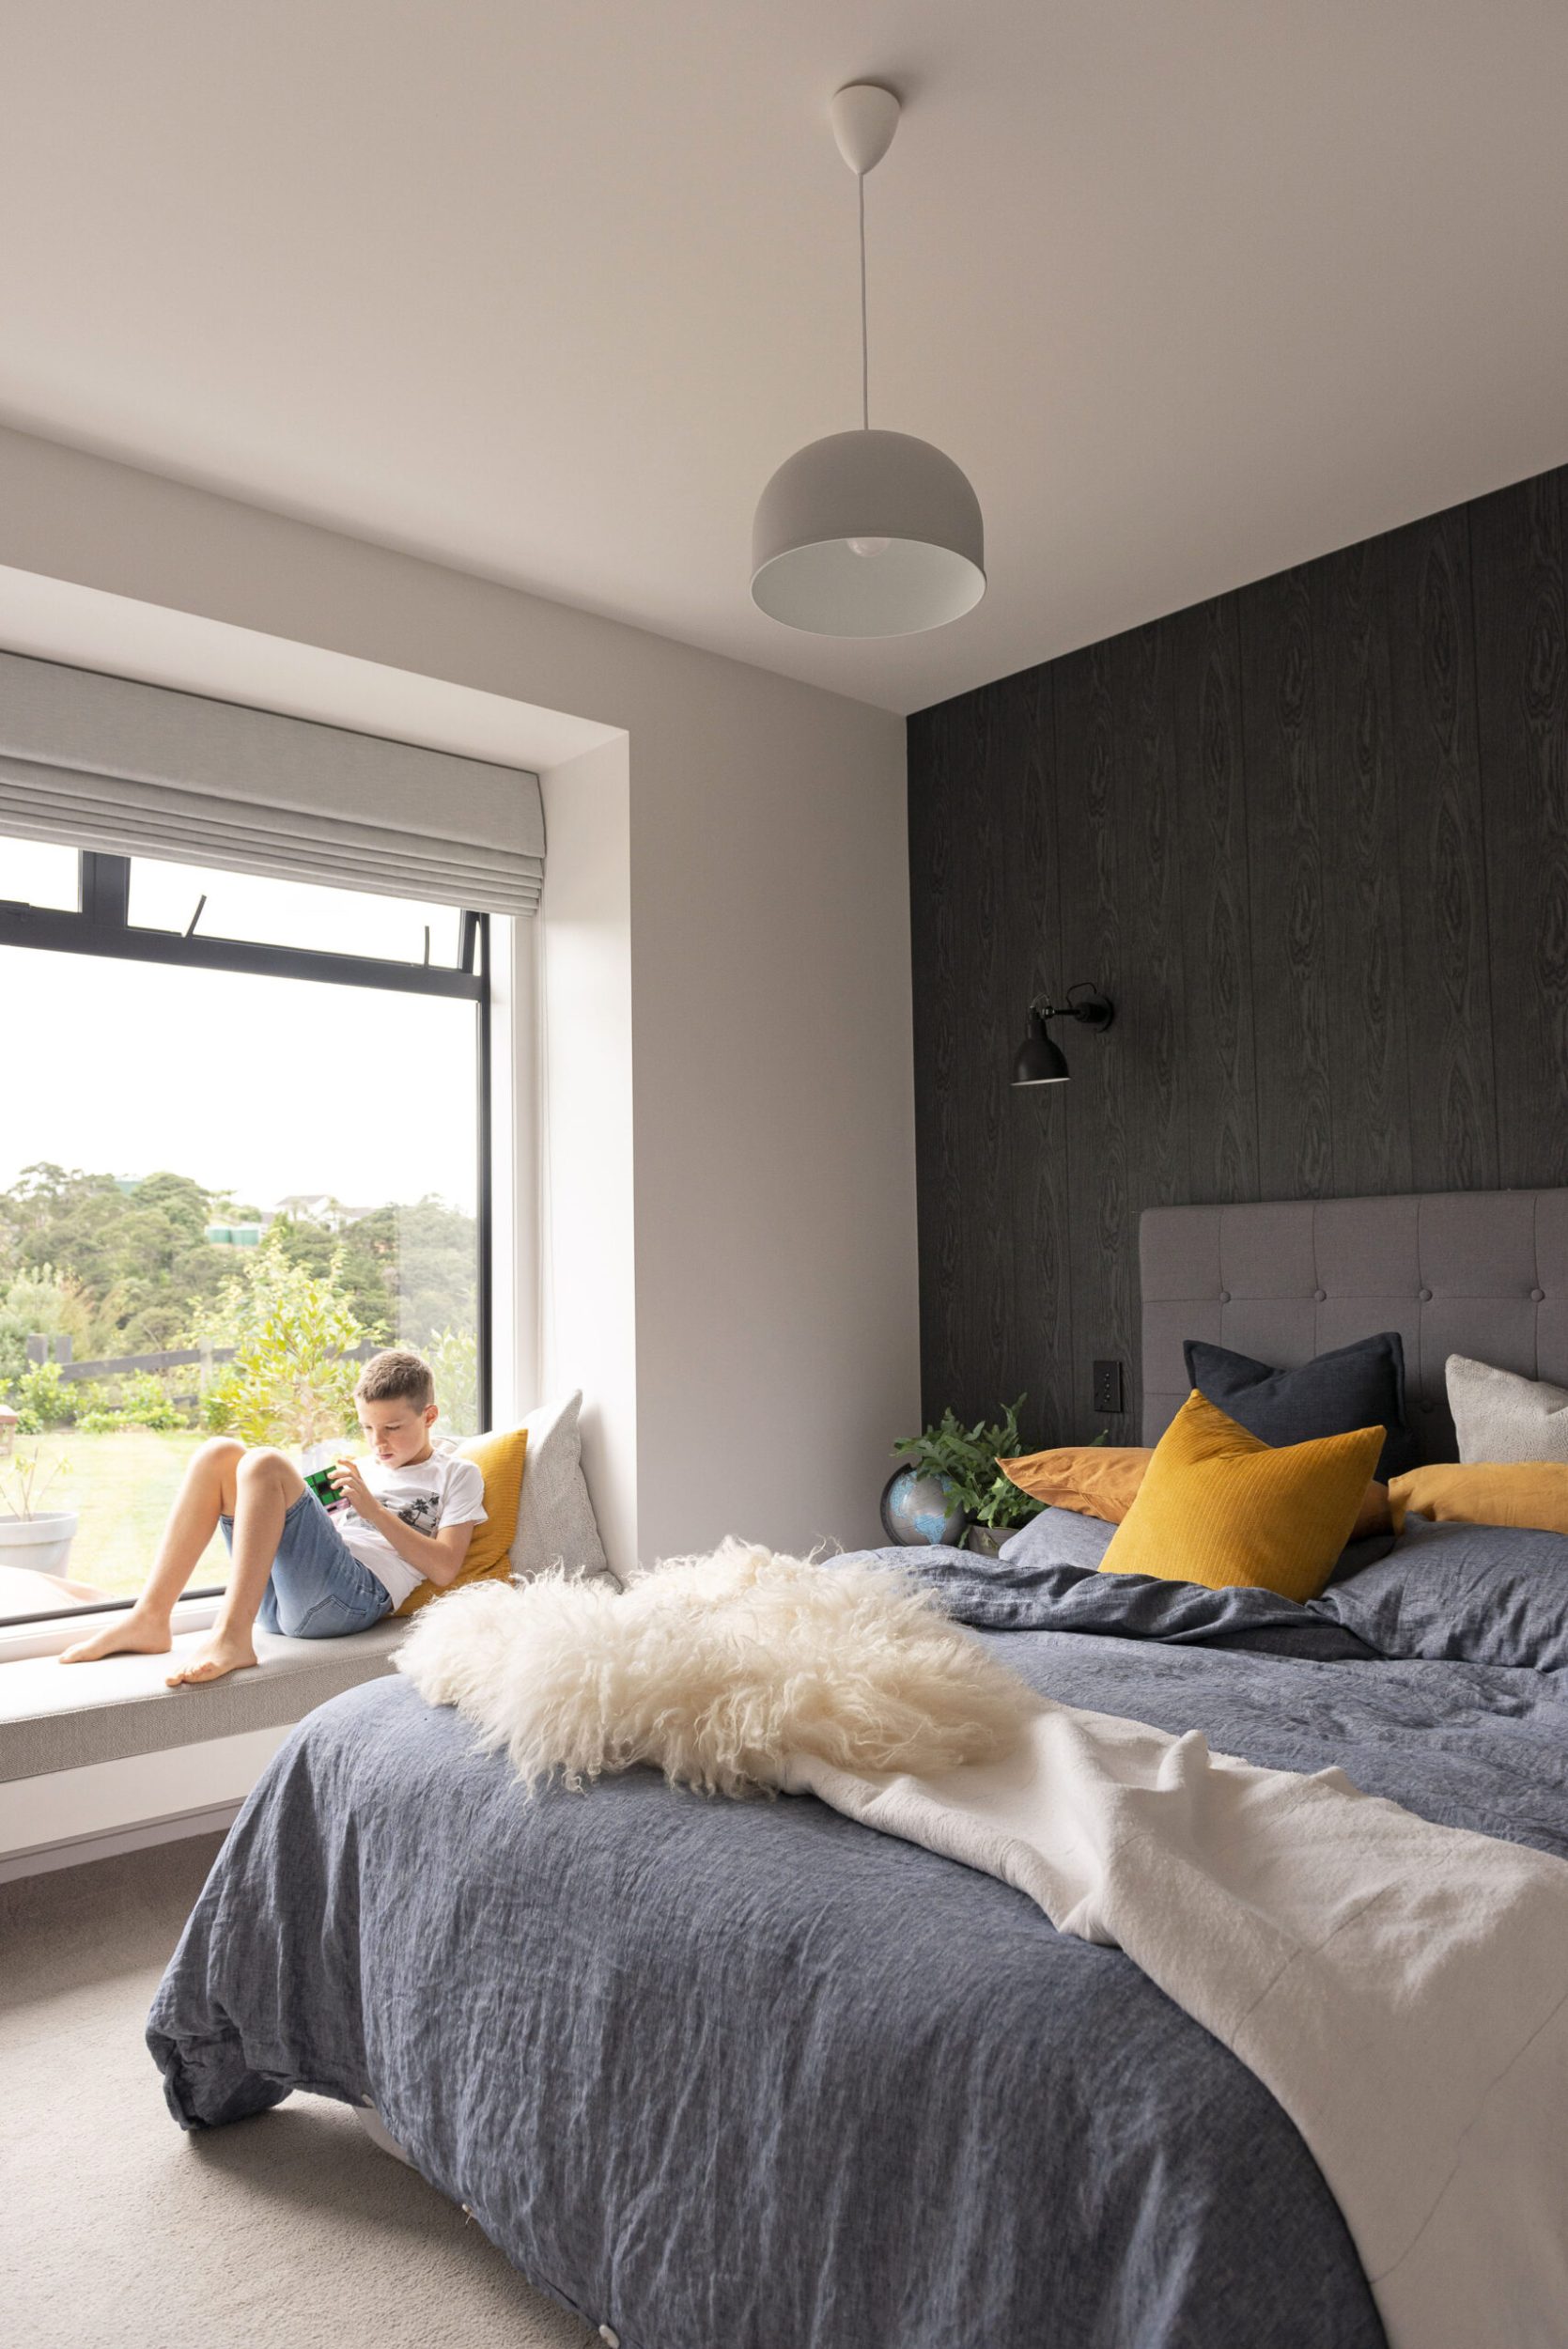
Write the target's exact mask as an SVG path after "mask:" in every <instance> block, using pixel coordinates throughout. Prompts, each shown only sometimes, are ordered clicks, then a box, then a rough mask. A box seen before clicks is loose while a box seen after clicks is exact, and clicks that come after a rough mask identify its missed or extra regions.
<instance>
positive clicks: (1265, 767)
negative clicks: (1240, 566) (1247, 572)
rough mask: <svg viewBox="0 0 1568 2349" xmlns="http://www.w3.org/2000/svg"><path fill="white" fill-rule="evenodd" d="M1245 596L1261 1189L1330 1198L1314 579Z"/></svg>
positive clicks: (1287, 578) (1261, 587) (1269, 1195)
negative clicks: (1314, 680) (1314, 678)
mask: <svg viewBox="0 0 1568 2349" xmlns="http://www.w3.org/2000/svg"><path fill="white" fill-rule="evenodd" d="M1237 602H1238V612H1239V619H1240V630H1241V665H1242V674H1243V676H1244V677H1245V678H1246V680H1247V684H1246V708H1245V713H1244V725H1243V738H1242V739H1243V750H1242V757H1243V764H1244V766H1245V770H1246V774H1247V859H1248V872H1247V879H1248V894H1249V910H1250V931H1251V941H1252V1021H1253V1032H1254V1035H1255V1038H1256V1049H1257V1112H1258V1195H1259V1197H1260V1198H1264V1199H1321V1198H1324V1197H1326V1196H1327V1194H1328V1193H1329V1191H1331V1190H1332V1189H1333V1131H1332V1106H1331V1100H1330V1093H1329V1081H1328V1007H1327V941H1326V939H1325V936H1324V904H1323V846H1322V842H1321V839H1320V837H1319V829H1318V792H1317V733H1316V727H1315V724H1314V722H1313V692H1312V583H1311V580H1310V578H1309V575H1308V573H1307V572H1306V571H1304V570H1295V571H1281V573H1280V575H1279V576H1278V578H1275V579H1265V580H1263V581H1261V582H1260V583H1259V584H1258V585H1257V586H1256V587H1251V588H1249V589H1248V591H1247V593H1246V594H1245V595H1244V596H1241V597H1240V598H1238V599H1237Z"/></svg>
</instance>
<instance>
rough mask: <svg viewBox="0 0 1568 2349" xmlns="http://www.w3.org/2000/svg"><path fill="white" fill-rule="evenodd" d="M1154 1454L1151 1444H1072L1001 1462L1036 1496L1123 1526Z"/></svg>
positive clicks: (1006, 1472) (1051, 1504)
mask: <svg viewBox="0 0 1568 2349" xmlns="http://www.w3.org/2000/svg"><path fill="white" fill-rule="evenodd" d="M1154 1456H1155V1455H1154V1453H1153V1451H1152V1449H1151V1448H1150V1447H1149V1446H1148V1445H1147V1444H1125V1445H1121V1446H1116V1445H1112V1444H1103V1443H1066V1444H1058V1445H1057V1446H1056V1447H1055V1449H1054V1450H1052V1451H1050V1452H1025V1453H1021V1454H1020V1455H1018V1457H1017V1459H1015V1460H999V1461H998V1462H997V1466H998V1468H999V1469H1000V1470H1001V1472H1002V1474H1003V1476H1005V1477H1007V1478H1008V1479H1009V1480H1010V1481H1011V1482H1012V1483H1013V1484H1015V1485H1017V1487H1018V1490H1019V1491H1020V1492H1025V1493H1028V1495H1029V1496H1030V1499H1031V1500H1032V1501H1044V1502H1045V1503H1046V1505H1047V1507H1048V1508H1051V1509H1071V1510H1073V1511H1075V1512H1076V1514H1077V1515H1078V1516H1079V1517H1100V1518H1102V1519H1103V1520H1104V1522H1105V1523H1106V1524H1107V1525H1120V1524H1121V1522H1122V1519H1123V1518H1124V1517H1126V1514H1127V1511H1128V1510H1129V1509H1130V1508H1131V1507H1132V1504H1133V1502H1134V1501H1135V1500H1136V1499H1137V1497H1138V1488H1139V1486H1141V1484H1142V1482H1143V1478H1144V1475H1145V1473H1146V1471H1147V1470H1148V1466H1149V1462H1150V1461H1151V1460H1152V1459H1153V1458H1154Z"/></svg>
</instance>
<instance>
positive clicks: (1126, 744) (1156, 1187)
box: [1066, 625, 1191, 1442]
mask: <svg viewBox="0 0 1568 2349" xmlns="http://www.w3.org/2000/svg"><path fill="white" fill-rule="evenodd" d="M1177 635H1178V632H1177V630H1174V629H1172V627H1170V626H1169V625H1160V626H1157V627H1152V628H1143V629H1137V630H1133V631H1132V632H1131V633H1130V634H1129V635H1126V636H1123V637H1119V638H1118V639H1117V641H1116V643H1115V645H1114V646H1111V647H1110V648H1109V649H1110V652H1111V654H1112V655H1113V656H1114V658H1113V660H1112V665H1111V683H1112V689H1113V692H1114V695H1115V711H1116V827H1117V834H1118V842H1119V852H1120V853H1119V874H1120V889H1121V900H1122V908H1123V917H1124V929H1125V936H1126V941H1135V942H1136V944H1135V951H1136V968H1137V971H1138V972H1139V977H1138V980H1137V982H1136V984H1134V985H1131V986H1120V985H1119V986H1118V987H1117V988H1114V989H1112V993H1113V994H1114V995H1115V996H1116V997H1117V999H1118V1001H1117V1013H1116V1025H1115V1027H1114V1028H1113V1029H1112V1030H1111V1031H1110V1035H1108V1036H1107V1037H1106V1039H1105V1042H1106V1049H1107V1050H1110V1047H1111V1044H1112V1041H1113V1040H1114V1044H1115V1050H1116V1053H1117V1058H1118V1059H1119V1061H1120V1062H1121V1064H1122V1069H1123V1097H1124V1122H1125V1128H1126V1180H1127V1190H1126V1206H1125V1208H1124V1211H1123V1221H1122V1230H1121V1237H1120V1240H1119V1243H1118V1253H1119V1256H1120V1258H1121V1260H1122V1261H1123V1262H1124V1263H1126V1264H1127V1265H1128V1266H1129V1267H1131V1266H1132V1265H1133V1264H1135V1263H1136V1260H1137V1252H1138V1219H1139V1217H1140V1215H1141V1213H1142V1211H1143V1209H1144V1208H1145V1207H1150V1206H1170V1205H1172V1203H1174V1202H1176V1201H1179V1200H1182V1199H1185V1198H1186V1197H1187V1196H1188V1162H1189V1155H1190V1141H1191V1138H1190V1134H1189V1132H1188V1094H1187V1090H1186V1087H1185V1084H1184V1081H1183V1080H1184V1074H1185V1069H1186V1065H1187V1058H1188V1038H1187V1033H1186V1028H1187V1022H1186V1009H1185V994H1184V957H1183V940H1182V916H1183V903H1182V868H1181V844H1182V835H1181V828H1180V821H1179V808H1178V804H1177V794H1176V760H1175V740H1174V731H1173V727H1172V706H1173V692H1172V679H1173V674H1174V665H1175V652H1176V646H1177ZM1132 967H1133V964H1132V962H1131V959H1130V958H1129V957H1128V954H1127V952H1126V945H1124V947H1123V951H1122V968H1123V969H1124V970H1129V971H1130V969H1131V968H1132ZM1103 984H1106V985H1109V981H1106V982H1103ZM1066 1106H1068V1107H1070V1103H1068V1104H1067V1105H1066ZM1127 1285H1128V1289H1129V1292H1130V1293H1129V1297H1128V1300H1127V1307H1126V1317H1127V1323H1128V1333H1127V1341H1126V1343H1127V1349H1128V1350H1127V1352H1126V1354H1124V1355H1123V1356H1122V1360H1123V1361H1124V1362H1125V1363H1126V1412H1125V1413H1124V1415H1123V1419H1122V1421H1121V1422H1120V1423H1117V1422H1115V1421H1112V1422H1110V1430H1111V1434H1112V1437H1113V1438H1117V1437H1120V1439H1122V1440H1124V1441H1127V1442H1132V1441H1136V1440H1137V1431H1138V1429H1139V1427H1140V1426H1141V1423H1142V1410H1143V1395H1142V1380H1141V1375H1140V1367H1141V1366H1140V1357H1139V1346H1138V1328H1137V1324H1138V1283H1137V1281H1136V1278H1133V1277H1131V1276H1130V1273H1129V1279H1128V1283H1127ZM1091 1359H1093V1358H1092V1357H1091ZM1089 1377H1090V1373H1089V1370H1088V1368H1087V1367H1086V1366H1084V1367H1080V1369H1079V1394H1080V1396H1081V1397H1082V1399H1083V1402H1084V1403H1085V1404H1087V1402H1088V1399H1089V1397H1090V1394H1091V1387H1090V1384H1089ZM1101 1424H1103V1422H1102V1421H1100V1420H1099V1419H1098V1417H1097V1416H1096V1417H1095V1418H1094V1428H1095V1429H1096V1430H1097V1429H1098V1427H1099V1426H1100V1425H1101Z"/></svg>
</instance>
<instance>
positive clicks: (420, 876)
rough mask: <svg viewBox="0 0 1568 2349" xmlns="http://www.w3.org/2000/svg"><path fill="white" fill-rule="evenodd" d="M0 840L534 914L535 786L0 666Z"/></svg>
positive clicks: (482, 769) (334, 736)
mask: <svg viewBox="0 0 1568 2349" xmlns="http://www.w3.org/2000/svg"><path fill="white" fill-rule="evenodd" d="M0 832H10V833H12V834H14V835H17V836H19V837H21V838H23V839H30V840H53V841H62V842H66V843H68V844H73V845H76V846H79V847H81V848H98V849H101V850H104V851H106V852H108V853H110V854H112V855H118V856H151V857H163V858H164V859H167V860H169V861H171V862H174V863H185V864H208V865H217V866H221V867H223V868H225V869H226V870H230V871H234V872H241V873H269V874H272V875H273V876H275V877H276V878H278V879H284V880H313V881H319V882H323V883H326V884H328V885H330V886H332V887H334V888H338V889H365V890H374V891H376V892H377V893H379V894H381V895H383V896H391V897H414V898H420V899H423V900H425V901H426V902H427V903H430V904H436V905H457V906H467V907H470V908H472V909H473V910H475V911H477V912H488V913H533V912H535V911H536V910H537V907H538V902H539V891H540V889H541V887H542V885H543V880H544V850H545V830H544V805H543V801H542V800H541V798H540V794H539V779H538V777H537V775H535V774H530V773H529V772H528V771H527V770H525V769H523V768H520V767H498V766H493V765H491V764H489V762H488V761H486V760H484V759H477V758H461V757H458V756H455V755H453V754H451V753H449V752H445V751H430V750H421V749H419V748H418V747H416V746H415V745H414V744H412V743H410V742H391V741H386V740H384V739H381V738H380V736H377V735H369V734H353V733H350V732H349V731H348V729H346V728H344V727H341V726H328V725H318V724H316V723H313V722H312V721H311V720H309V719H305V718H284V717H280V716H278V715H277V714H276V713H275V712H274V711H272V710H265V709H249V708H244V707H242V706H241V705H240V704H237V703H233V702H218V701H210V700H208V699H206V698H205V697H204V696H203V695H201V694H199V693H181V692H172V691H170V690H169V689H168V688H167V687H164V686H161V685H143V684H139V683H137V682H135V681H134V680H132V679H131V678H129V677H103V676H101V675H99V673H98V672H97V671H95V670H91V669H70V668H66V667H64V666H62V665H61V664H60V663H58V662H55V661H35V660H31V659H28V658H26V657H25V656H23V655H21V654H17V653H0Z"/></svg>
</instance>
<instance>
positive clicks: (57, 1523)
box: [0, 1509, 78, 1574]
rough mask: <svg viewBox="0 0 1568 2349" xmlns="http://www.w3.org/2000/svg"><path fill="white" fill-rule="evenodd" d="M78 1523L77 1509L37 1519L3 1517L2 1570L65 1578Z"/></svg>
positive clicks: (0, 1521) (0, 1538)
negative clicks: (25, 1569) (28, 1570)
mask: <svg viewBox="0 0 1568 2349" xmlns="http://www.w3.org/2000/svg"><path fill="white" fill-rule="evenodd" d="M77 1523H78V1519H77V1516H76V1512H75V1510H74V1509H56V1510H51V1511H49V1512H48V1513H47V1514H46V1515H44V1516H41V1517H0V1566H28V1567H30V1568H31V1569H32V1571H33V1573H34V1574H64V1572H65V1570H66V1567H67V1565H68V1563H70V1545H71V1543H72V1542H73V1540H74V1539H75V1537H76V1527H77Z"/></svg>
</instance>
